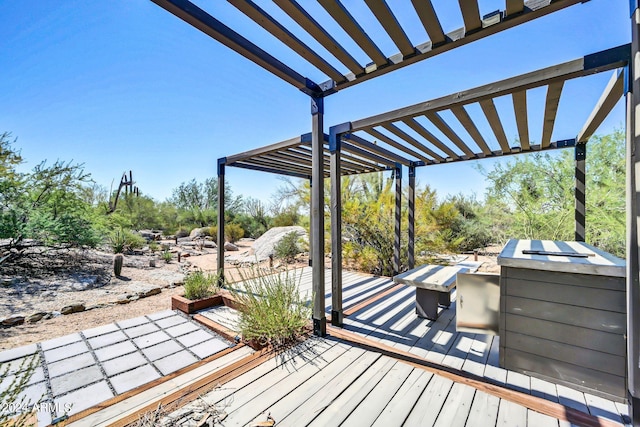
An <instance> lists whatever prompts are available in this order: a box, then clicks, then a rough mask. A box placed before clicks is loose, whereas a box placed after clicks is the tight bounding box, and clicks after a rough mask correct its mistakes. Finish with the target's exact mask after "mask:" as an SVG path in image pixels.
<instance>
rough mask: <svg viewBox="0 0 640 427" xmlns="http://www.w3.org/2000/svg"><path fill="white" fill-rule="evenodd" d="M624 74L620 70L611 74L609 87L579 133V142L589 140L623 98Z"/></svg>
mask: <svg viewBox="0 0 640 427" xmlns="http://www.w3.org/2000/svg"><path fill="white" fill-rule="evenodd" d="M624 75H625V73H624V72H622V71H618V72H614V74H613V75H612V76H611V80H609V83H608V84H607V87H606V88H605V90H604V92H603V93H602V95H601V97H600V99H599V100H598V103H597V104H596V106H595V108H594V109H593V111H592V112H591V115H590V116H589V119H587V122H586V123H585V124H584V126H583V127H582V130H581V131H580V133H579V134H578V138H577V140H578V142H587V141H588V140H589V138H591V136H592V135H593V134H594V132H595V131H596V130H597V129H598V127H599V126H600V125H601V124H602V122H603V121H604V119H606V118H607V116H608V115H609V113H610V112H611V110H613V107H615V105H616V104H617V103H618V101H619V100H620V98H622V95H623V93H624Z"/></svg>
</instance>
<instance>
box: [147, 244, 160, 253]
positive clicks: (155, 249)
mask: <svg viewBox="0 0 640 427" xmlns="http://www.w3.org/2000/svg"><path fill="white" fill-rule="evenodd" d="M149 250H150V251H151V252H152V253H156V252H158V251H159V250H160V245H159V244H158V242H150V243H149Z"/></svg>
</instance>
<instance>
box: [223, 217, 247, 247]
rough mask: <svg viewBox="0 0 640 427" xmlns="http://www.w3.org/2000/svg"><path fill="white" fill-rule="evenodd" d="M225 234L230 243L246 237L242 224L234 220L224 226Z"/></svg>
mask: <svg viewBox="0 0 640 427" xmlns="http://www.w3.org/2000/svg"><path fill="white" fill-rule="evenodd" d="M224 234H225V237H226V238H227V240H228V241H229V242H230V243H234V242H237V241H238V240H240V239H242V238H243V237H244V230H243V229H242V227H240V225H238V224H235V223H233V222H232V223H231V224H227V225H226V226H225V227H224Z"/></svg>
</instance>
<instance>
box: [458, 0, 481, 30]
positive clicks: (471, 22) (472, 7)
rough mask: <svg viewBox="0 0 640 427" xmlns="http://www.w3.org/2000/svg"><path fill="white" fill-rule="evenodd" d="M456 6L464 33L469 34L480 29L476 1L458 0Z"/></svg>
mask: <svg viewBox="0 0 640 427" xmlns="http://www.w3.org/2000/svg"><path fill="white" fill-rule="evenodd" d="M458 4H459V5H460V11H461V12H462V19H463V20H464V31H465V33H470V32H472V31H475V30H477V29H479V28H482V21H481V20H480V10H479V9H478V0H458Z"/></svg>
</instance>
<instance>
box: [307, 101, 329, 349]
mask: <svg viewBox="0 0 640 427" xmlns="http://www.w3.org/2000/svg"><path fill="white" fill-rule="evenodd" d="M323 116H324V99H323V98H314V97H312V98H311V169H312V173H311V179H312V180H313V186H312V187H311V227H310V231H311V236H310V237H311V245H310V249H311V262H312V266H313V267H312V268H313V272H312V283H313V285H312V288H313V333H314V334H315V335H318V336H321V337H322V336H325V335H326V334H327V317H326V315H325V313H324V309H325V305H324V131H323Z"/></svg>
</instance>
